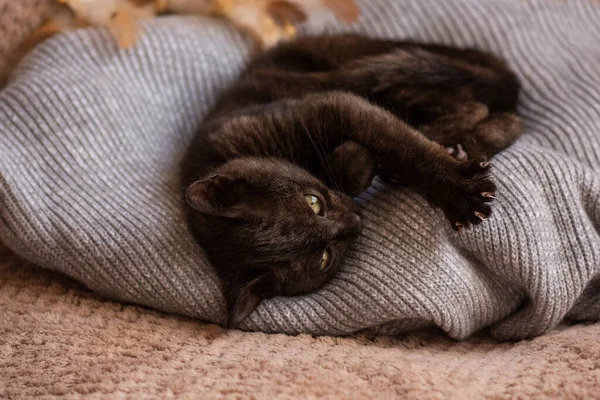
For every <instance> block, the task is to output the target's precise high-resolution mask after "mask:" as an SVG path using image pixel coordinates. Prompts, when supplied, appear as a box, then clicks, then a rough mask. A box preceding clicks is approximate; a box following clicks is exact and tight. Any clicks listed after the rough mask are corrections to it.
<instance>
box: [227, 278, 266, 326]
mask: <svg viewBox="0 0 600 400" xmlns="http://www.w3.org/2000/svg"><path fill="white" fill-rule="evenodd" d="M270 278H271V273H270V272H266V273H264V274H262V275H260V276H259V277H257V278H254V279H253V280H251V281H250V282H248V283H246V284H245V285H243V286H242V287H241V290H239V291H238V292H236V293H229V318H228V322H227V324H228V326H229V327H234V326H237V325H239V323H240V322H242V321H243V320H245V319H246V317H248V315H250V314H251V313H252V311H254V309H256V307H258V305H259V304H260V302H261V300H262V299H263V298H265V297H269V295H268V293H269V292H270V290H269V288H268V285H269V282H270Z"/></svg>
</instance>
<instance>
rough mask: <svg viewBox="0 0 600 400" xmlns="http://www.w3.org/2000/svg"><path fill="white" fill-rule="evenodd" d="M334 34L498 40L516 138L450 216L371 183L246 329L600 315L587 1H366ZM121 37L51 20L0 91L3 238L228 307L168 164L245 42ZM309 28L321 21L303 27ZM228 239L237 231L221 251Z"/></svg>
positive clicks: (161, 305) (172, 20)
mask: <svg viewBox="0 0 600 400" xmlns="http://www.w3.org/2000/svg"><path fill="white" fill-rule="evenodd" d="M361 6H362V10H363V15H362V17H361V20H360V22H359V23H358V24H357V25H355V26H352V27H344V26H341V25H336V23H335V22H333V21H330V22H328V23H327V29H328V30H330V31H331V32H340V31H342V30H355V31H359V32H363V33H367V34H369V35H373V36H384V37H394V38H413V39H418V40H421V41H436V42H442V43H445V44H454V45H459V46H474V47H477V48H481V49H486V50H490V51H492V52H495V53H498V54H501V55H502V56H504V57H505V58H506V59H508V60H509V61H510V63H511V65H512V66H514V68H515V69H516V70H517V71H518V73H519V75H520V77H521V79H522V82H523V86H524V90H523V94H522V96H521V99H520V101H521V107H520V112H521V113H522V115H523V117H524V121H525V127H526V131H525V134H524V136H523V137H522V138H521V139H520V140H519V141H518V142H517V143H516V144H515V145H514V146H513V147H511V148H510V149H509V150H507V151H505V152H503V153H501V154H500V155H498V156H497V157H496V158H495V159H494V176H495V179H496V181H497V183H498V186H499V190H498V199H497V201H496V202H495V204H494V215H493V217H492V218H491V220H489V221H486V222H485V223H484V224H482V225H480V226H478V227H477V228H476V229H473V230H471V231H466V232H463V233H456V232H454V231H452V230H450V228H449V226H448V224H447V222H446V221H445V219H444V217H443V215H442V214H441V212H439V211H438V210H434V209H432V208H430V207H429V206H428V205H427V203H426V202H425V201H424V200H423V199H422V198H421V197H420V196H418V195H416V194H415V193H413V192H411V191H409V190H406V189H398V188H392V187H387V186H385V185H383V184H382V183H380V182H377V181H376V182H375V183H374V184H373V186H372V188H371V189H370V190H369V191H368V192H367V193H365V194H364V195H362V196H361V197H360V198H359V199H358V200H357V201H358V202H359V203H360V205H361V207H362V209H363V214H364V216H365V218H364V220H365V227H364V231H363V233H362V235H361V237H360V239H359V240H358V242H357V243H356V245H355V246H354V247H353V250H352V251H351V252H350V254H349V256H348V257H347V260H346V261H345V264H344V267H343V268H342V270H341V271H340V272H339V273H338V274H337V276H336V277H335V278H334V279H333V280H332V281H331V282H330V283H329V284H328V285H327V286H326V287H325V288H323V289H322V290H320V291H319V292H317V293H314V294H310V295H307V296H302V297H295V298H274V299H271V300H269V301H264V302H263V303H262V304H261V306H260V307H259V308H258V309H257V310H256V312H255V313H253V314H252V315H251V316H250V317H249V319H248V320H246V321H245V323H244V326H243V328H244V329H249V330H262V331H266V332H287V333H300V332H309V333H314V334H346V333H350V332H354V331H357V330H361V329H365V328H369V329H372V330H375V331H377V332H380V333H397V332H402V331H406V330H410V329H417V328H423V327H429V326H438V327H440V328H442V329H443V330H445V331H446V332H448V334H449V335H451V336H452V337H455V338H464V337H466V336H468V335H469V334H471V333H472V332H474V331H476V330H478V329H480V328H482V327H486V326H491V332H492V334H493V335H494V336H495V337H497V338H499V339H519V338H524V337H529V336H534V335H538V334H541V333H543V332H544V331H546V330H548V329H550V328H552V327H554V326H555V325H556V324H558V323H559V322H560V321H562V320H564V319H565V318H571V319H575V320H581V319H596V318H598V317H599V316H600V274H599V272H598V271H599V270H600V237H599V234H600V45H599V43H600V4H599V3H597V2H595V4H594V2H593V1H591V0H571V1H564V0H529V1H525V0H493V1H492V0H455V1H453V0H398V1H394V0H377V1H374V0H365V1H362V3H361ZM145 30H146V34H145V36H144V37H143V40H142V41H141V43H140V44H139V45H138V46H137V47H135V48H134V49H132V50H130V51H118V50H117V49H116V46H115V45H114V43H113V41H112V40H111V38H110V36H109V35H108V34H107V33H106V32H104V31H102V30H93V29H91V30H85V31H78V32H75V33H70V34H66V35H62V36H59V37H55V38H53V39H51V40H49V41H47V42H46V43H44V44H43V45H42V46H40V47H39V48H38V49H37V50H36V51H34V52H33V53H32V54H30V56H29V57H28V58H27V59H26V60H25V61H24V63H23V64H22V65H21V67H20V68H19V69H18V70H17V72H16V73H15V74H14V75H13V77H12V79H11V83H10V84H9V86H8V87H6V89H4V90H3V91H2V92H0V132H1V136H0V216H1V219H0V237H1V238H2V240H3V241H4V242H5V243H6V244H7V245H8V246H10V247H11V248H12V249H13V250H14V251H16V252H17V253H19V254H20V255H22V256H24V257H25V258H27V259H29V260H31V261H33V262H35V263H38V264H39V265H41V266H44V267H46V268H50V269H53V270H57V271H61V272H63V273H65V274H68V275H70V276H72V277H74V278H75V279H77V280H79V281H81V282H83V283H84V284H86V285H87V286H89V287H90V288H91V289H93V290H95V291H96V292H98V293H101V294H103V295H105V296H107V297H110V298H114V299H119V300H122V301H126V302H133V303H138V304H142V305H146V306H149V307H153V308H157V309H161V310H164V311H167V312H173V313H179V314H183V315H187V316H192V317H196V318H200V319H202V320H207V321H212V322H216V323H222V322H224V321H225V305H224V300H223V297H222V294H221V292H220V287H219V281H218V279H217V277H216V275H215V273H214V272H213V271H212V270H211V268H210V266H209V265H208V264H207V263H206V261H205V258H204V256H203V253H202V251H201V250H200V249H199V248H198V247H197V246H196V245H195V243H194V242H193V240H192V238H191V236H190V234H189V233H188V230H187V227H186V225H185V223H184V218H183V203H182V200H181V196H182V195H181V190H180V187H179V182H178V176H177V172H178V163H179V162H180V159H181V157H182V155H183V154H184V151H185V149H186V146H187V145H188V143H189V142H190V139H191V138H192V137H193V135H194V132H196V130H197V129H198V126H199V125H200V124H201V121H202V117H203V115H204V114H205V113H206V112H207V110H209V108H210V106H211V105H212V104H213V103H214V102H215V99H216V98H217V96H218V95H219V93H220V92H221V90H222V89H223V88H225V87H226V86H227V85H228V84H229V83H231V82H232V80H233V79H234V78H235V77H236V75H237V74H238V73H239V71H240V69H241V68H242V67H243V65H244V62H245V61H246V60H247V57H248V54H249V48H250V46H249V44H250V43H249V42H248V41H246V40H245V39H244V38H243V36H241V35H240V34H238V33H237V32H235V31H234V30H233V29H231V28H230V27H228V26H226V25H224V24H223V23H221V22H219V21H215V20H211V19H207V18H193V17H188V18H181V17H165V18H159V19H157V20H155V21H151V22H149V23H148V25H146V29H145ZM307 30H308V31H311V30H315V29H314V27H313V28H311V27H307ZM232 251H235V249H232Z"/></svg>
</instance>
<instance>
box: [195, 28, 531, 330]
mask: <svg viewBox="0 0 600 400" xmlns="http://www.w3.org/2000/svg"><path fill="white" fill-rule="evenodd" d="M518 92H519V84H518V81H517V79H516V77H515V75H514V74H513V73H512V72H511V71H510V70H509V69H508V67H507V66H506V65H505V63H504V62H502V61H501V60H499V59H497V58H495V57H493V56H491V55H489V54H485V53H481V52H478V51H475V50H460V49H454V48H449V47H443V46H438V45H425V44H416V43H410V42H394V41H388V40H377V39H369V38H365V37H360V36H354V35H343V36H332V37H317V38H304V39H299V40H297V41H295V42H293V43H289V44H284V45H281V46H279V47H277V48H275V49H273V50H271V51H269V52H267V53H265V54H263V55H261V56H259V57H258V58H256V59H254V60H253V61H252V62H251V63H250V65H249V67H248V69H247V70H246V71H245V73H244V74H243V75H242V77H241V78H240V79H239V80H238V82H237V83H236V84H234V85H233V87H231V88H230V89H229V90H228V91H227V92H226V93H225V94H224V95H223V96H222V98H221V100H220V101H219V102H218V103H217V105H216V106H215V108H214V110H213V111H212V113H211V114H210V115H209V116H208V117H207V119H206V121H205V123H204V126H203V128H202V129H201V131H200V132H199V133H198V135H197V136H196V138H195V140H194V142H193V144H192V145H191V147H190V149H189V153H188V154H187V156H186V158H185V161H184V163H183V179H184V185H185V187H186V201H187V202H188V204H189V205H190V206H191V207H192V208H193V209H194V211H191V212H190V224H191V227H192V230H193V232H194V233H195V235H196V237H197V238H198V240H199V242H200V243H201V244H202V246H203V247H204V248H205V250H206V252H207V254H208V256H209V258H210V260H211V262H212V264H213V265H214V267H215V268H216V270H217V271H218V273H219V274H220V276H221V278H222V279H223V282H224V286H225V291H226V295H227V301H228V305H229V311H230V320H229V321H230V324H232V325H234V324H237V323H239V322H240V321H241V320H242V319H244V318H245V317H246V316H247V315H248V314H249V313H250V312H251V311H252V310H253V309H254V308H255V307H256V306H257V305H258V303H259V302H260V300H261V299H263V298H267V297H272V296H276V295H298V294H302V293H307V292H310V291H313V290H315V289H317V288H319V287H321V286H322V285H323V284H324V283H325V282H326V281H327V280H328V279H329V278H330V277H331V276H332V275H333V274H334V272H335V270H336V269H337V267H338V266H339V265H340V262H341V260H342V258H343V255H344V252H345V251H346V249H347V247H348V246H349V245H350V244H351V243H352V241H353V240H354V238H355V237H356V236H357V235H358V233H359V232H360V218H359V217H358V215H357V214H356V210H355V206H354V204H353V202H352V199H351V197H352V196H355V195H357V194H360V193H361V192H363V191H364V190H365V189H366V188H367V187H368V186H369V185H370V183H371V180H372V179H373V177H374V176H375V175H377V174H379V175H381V176H382V177H384V178H394V179H395V180H396V181H399V182H401V183H403V184H405V185H408V186H409V187H411V188H413V189H414V190H416V191H418V192H420V193H421V194H423V195H424V196H425V197H426V198H427V199H429V200H430V201H431V202H432V203H433V204H435V205H437V206H439V207H441V209H442V210H443V211H444V213H445V214H446V216H447V218H448V219H449V220H450V222H451V224H452V227H453V228H455V229H460V228H462V227H468V226H469V225H470V224H478V223H480V222H481V221H482V220H483V219H485V218H487V217H488V216H489V215H490V213H491V208H490V206H489V204H488V203H489V202H490V201H491V200H492V199H493V195H494V192H495V190H496V186H495V185H494V183H493V182H492V181H490V179H489V177H488V172H489V163H488V162H487V161H486V160H487V159H488V158H489V157H491V156H493V155H494V154H496V153H497V152H498V151H500V150H502V149H504V148H506V147H507V146H509V145H510V144H511V143H512V142H513V141H514V140H516V138H517V137H518V136H519V134H520V132H521V128H520V122H519V118H518V117H517V116H516V115H515V114H514V111H515V106H516V102H517V97H518ZM449 153H450V154H453V155H454V156H455V157H452V156H451V155H450V154H449ZM467 156H468V158H469V159H468V160H466V158H467ZM457 158H458V159H457ZM463 159H464V160H463ZM307 194H310V195H315V196H318V197H319V198H321V199H322V201H323V203H324V213H323V215H315V214H314V213H313V211H312V210H311V208H310V207H309V206H308V204H307V203H306V201H305V199H304V196H305V195H307ZM325 249H329V251H330V253H331V256H332V260H331V263H330V266H329V268H327V269H326V270H325V271H321V270H320V269H319V266H320V261H321V255H322V254H323V251H324V250H325Z"/></svg>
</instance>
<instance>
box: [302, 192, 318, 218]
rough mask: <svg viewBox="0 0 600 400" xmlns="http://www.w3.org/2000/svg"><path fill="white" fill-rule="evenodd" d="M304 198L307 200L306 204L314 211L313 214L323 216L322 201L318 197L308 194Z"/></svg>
mask: <svg viewBox="0 0 600 400" xmlns="http://www.w3.org/2000/svg"><path fill="white" fill-rule="evenodd" d="M304 198H305V199H306V202H307V203H308V205H309V206H310V208H311V209H312V210H313V212H314V213H315V214H317V215H321V211H322V207H321V200H320V199H319V198H318V197H317V196H313V195H312V194H307V195H306V196H304Z"/></svg>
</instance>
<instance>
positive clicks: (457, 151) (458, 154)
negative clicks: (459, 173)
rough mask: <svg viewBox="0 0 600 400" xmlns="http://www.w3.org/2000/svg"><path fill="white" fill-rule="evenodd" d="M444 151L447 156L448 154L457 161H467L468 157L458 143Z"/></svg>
mask: <svg viewBox="0 0 600 400" xmlns="http://www.w3.org/2000/svg"><path fill="white" fill-rule="evenodd" d="M446 151H447V152H448V154H450V155H451V156H452V157H454V158H456V159H457V160H458V161H466V160H468V159H469V155H468V154H467V152H466V151H465V150H464V149H463V147H462V145H461V144H460V143H457V144H456V146H455V147H453V146H449V147H446Z"/></svg>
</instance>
